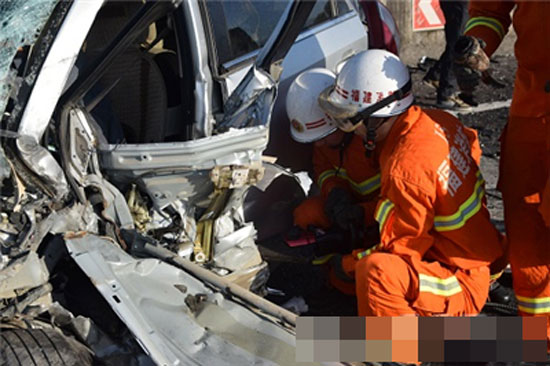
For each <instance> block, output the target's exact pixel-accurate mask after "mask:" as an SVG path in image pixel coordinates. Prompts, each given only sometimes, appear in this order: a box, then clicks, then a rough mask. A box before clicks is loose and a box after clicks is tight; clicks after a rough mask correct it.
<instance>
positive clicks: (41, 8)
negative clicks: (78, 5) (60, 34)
mask: <svg viewBox="0 0 550 366" xmlns="http://www.w3.org/2000/svg"><path fill="white" fill-rule="evenodd" d="M57 1H58V0H26V1H1V2H0V27H1V30H0V112H2V113H3V112H4V110H5V108H6V104H7V102H8V99H9V98H10V96H12V94H15V93H16V92H17V87H16V85H18V82H17V76H18V75H17V66H18V65H14V66H15V67H13V68H12V67H11V65H12V63H18V62H20V61H18V60H17V57H16V56H17V53H18V50H21V49H22V47H23V46H32V44H33V43H34V42H35V41H36V39H37V38H38V36H39V35H40V33H41V31H42V28H43V27H44V25H45V24H46V21H47V20H48V18H49V16H50V14H51V12H52V10H53V9H54V7H55V5H56V3H57Z"/></svg>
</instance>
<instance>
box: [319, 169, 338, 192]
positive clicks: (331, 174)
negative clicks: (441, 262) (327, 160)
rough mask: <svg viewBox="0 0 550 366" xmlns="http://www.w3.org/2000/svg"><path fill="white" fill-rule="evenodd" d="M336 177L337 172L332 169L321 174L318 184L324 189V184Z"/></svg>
mask: <svg viewBox="0 0 550 366" xmlns="http://www.w3.org/2000/svg"><path fill="white" fill-rule="evenodd" d="M335 175H336V170H334V169H330V170H325V171H324V172H322V173H321V174H319V179H318V180H317V184H318V185H319V188H321V187H323V183H324V182H325V180H327V179H328V178H330V177H334V176H335Z"/></svg>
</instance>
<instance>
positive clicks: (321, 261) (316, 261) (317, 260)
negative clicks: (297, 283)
mask: <svg viewBox="0 0 550 366" xmlns="http://www.w3.org/2000/svg"><path fill="white" fill-rule="evenodd" d="M335 255H336V254H327V255H324V256H322V257H319V258H315V259H313V260H312V261H311V264H313V265H315V266H320V265H321V264H325V263H327V262H328V261H329V260H330V258H332V257H334V256H335Z"/></svg>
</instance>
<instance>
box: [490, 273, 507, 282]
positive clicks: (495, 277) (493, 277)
mask: <svg viewBox="0 0 550 366" xmlns="http://www.w3.org/2000/svg"><path fill="white" fill-rule="evenodd" d="M502 273H504V270H502V271H500V272H499V273H495V274H492V275H491V281H495V280H498V279H499V278H500V276H502Z"/></svg>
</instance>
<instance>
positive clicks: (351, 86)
mask: <svg viewBox="0 0 550 366" xmlns="http://www.w3.org/2000/svg"><path fill="white" fill-rule="evenodd" d="M410 81H411V78H410V74H409V70H408V69H407V66H405V65H404V64H403V63H402V62H401V60H400V59H399V57H397V56H396V55H394V54H393V53H391V52H388V51H386V50H378V49H376V50H367V51H363V52H361V53H358V54H357V55H355V56H353V57H352V58H350V59H349V60H348V61H347V62H346V63H345V64H344V66H343V67H342V70H341V71H340V73H339V74H338V78H337V79H336V83H335V85H334V86H333V87H329V88H327V89H325V91H324V92H323V93H321V95H320V96H319V104H320V106H321V108H323V110H324V111H325V112H327V114H329V115H331V116H332V117H334V118H335V119H337V121H336V122H339V121H342V120H345V119H348V118H351V117H354V116H357V115H358V113H359V112H362V113H364V111H368V113H367V114H368V116H370V117H390V116H395V115H398V114H401V113H403V112H404V111H405V110H407V109H408V108H409V107H410V106H411V104H412V103H413V99H414V98H413V95H412V93H411V82H410ZM394 94H395V95H394ZM338 127H340V125H338Z"/></svg>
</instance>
